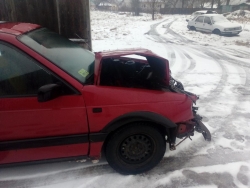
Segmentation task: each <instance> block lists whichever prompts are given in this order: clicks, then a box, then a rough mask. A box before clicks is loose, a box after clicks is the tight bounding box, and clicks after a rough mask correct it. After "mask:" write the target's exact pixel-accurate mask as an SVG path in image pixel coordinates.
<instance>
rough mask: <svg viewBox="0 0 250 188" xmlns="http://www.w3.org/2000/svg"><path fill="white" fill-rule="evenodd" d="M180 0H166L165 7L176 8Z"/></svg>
mask: <svg viewBox="0 0 250 188" xmlns="http://www.w3.org/2000/svg"><path fill="white" fill-rule="evenodd" d="M178 1H179V0H164V2H165V7H169V8H176V5H177V3H178Z"/></svg>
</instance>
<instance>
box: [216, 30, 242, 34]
mask: <svg viewBox="0 0 250 188" xmlns="http://www.w3.org/2000/svg"><path fill="white" fill-rule="evenodd" d="M241 31H242V30H237V31H221V34H222V35H238V34H239V33H240V32H241Z"/></svg>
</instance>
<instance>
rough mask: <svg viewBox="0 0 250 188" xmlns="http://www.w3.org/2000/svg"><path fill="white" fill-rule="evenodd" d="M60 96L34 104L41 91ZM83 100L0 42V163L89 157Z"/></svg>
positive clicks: (79, 95) (62, 83) (65, 85)
mask: <svg viewBox="0 0 250 188" xmlns="http://www.w3.org/2000/svg"><path fill="white" fill-rule="evenodd" d="M47 84H57V85H59V86H60V88H61V92H62V94H61V95H60V96H59V97H57V98H55V99H53V100H50V101H46V102H38V99H37V92H38V89H39V88H40V87H41V86H44V85H47ZM88 147H89V146H88V124H87V115H86V109H85V104H84V100H83V97H82V95H81V94H80V92H78V90H77V89H75V88H74V87H72V86H71V85H70V84H68V83H67V81H65V80H64V79H62V78H60V77H58V76H57V75H56V74H55V73H53V72H51V71H50V70H48V69H47V68H45V67H44V66H42V64H40V63H39V62H37V61H36V60H35V59H33V58H31V57H30V56H28V55H27V54H26V53H24V52H22V51H21V50H20V49H18V48H16V47H14V46H12V45H10V44H7V43H5V42H1V41H0V164H5V163H13V162H23V161H32V160H43V159H52V158H60V157H75V156H80V155H87V153H88Z"/></svg>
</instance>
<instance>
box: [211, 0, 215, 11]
mask: <svg viewBox="0 0 250 188" xmlns="http://www.w3.org/2000/svg"><path fill="white" fill-rule="evenodd" d="M213 8H214V0H212V2H211V9H213Z"/></svg>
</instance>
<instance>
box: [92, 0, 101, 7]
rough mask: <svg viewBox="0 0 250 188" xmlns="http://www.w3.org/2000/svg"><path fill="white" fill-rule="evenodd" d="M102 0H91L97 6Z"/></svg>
mask: <svg viewBox="0 0 250 188" xmlns="http://www.w3.org/2000/svg"><path fill="white" fill-rule="evenodd" d="M102 1H103V0H93V1H92V2H93V3H94V4H95V6H98V5H99V4H100V2H102Z"/></svg>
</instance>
